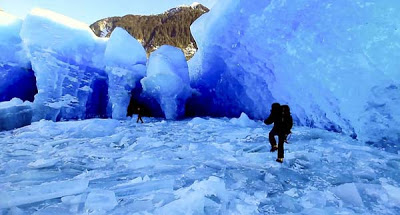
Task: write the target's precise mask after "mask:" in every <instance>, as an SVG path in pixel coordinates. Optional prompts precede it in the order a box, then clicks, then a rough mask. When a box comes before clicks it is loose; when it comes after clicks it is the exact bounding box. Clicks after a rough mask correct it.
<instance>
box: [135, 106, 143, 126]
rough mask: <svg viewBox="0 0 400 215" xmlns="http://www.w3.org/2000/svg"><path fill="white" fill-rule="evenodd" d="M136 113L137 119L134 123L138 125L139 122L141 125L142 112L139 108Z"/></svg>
mask: <svg viewBox="0 0 400 215" xmlns="http://www.w3.org/2000/svg"><path fill="white" fill-rule="evenodd" d="M137 113H138V117H137V120H136V123H139V120H140V121H141V122H142V123H143V119H142V114H143V113H142V110H141V109H140V107H138V108H137Z"/></svg>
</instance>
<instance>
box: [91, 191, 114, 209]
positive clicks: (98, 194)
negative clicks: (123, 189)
mask: <svg viewBox="0 0 400 215" xmlns="http://www.w3.org/2000/svg"><path fill="white" fill-rule="evenodd" d="M117 205H118V203H117V199H116V198H115V193H114V192H113V191H109V190H96V191H92V192H90V193H89V195H88V196H87V199H86V202H85V208H86V209H87V210H90V211H95V212H97V213H104V212H107V211H110V210H112V209H113V208H114V207H115V206H117Z"/></svg>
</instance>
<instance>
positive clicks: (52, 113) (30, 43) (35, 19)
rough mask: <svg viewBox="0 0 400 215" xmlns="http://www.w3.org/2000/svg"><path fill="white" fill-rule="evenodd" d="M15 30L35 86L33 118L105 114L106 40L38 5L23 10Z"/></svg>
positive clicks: (85, 26)
mask: <svg viewBox="0 0 400 215" xmlns="http://www.w3.org/2000/svg"><path fill="white" fill-rule="evenodd" d="M20 35H21V38H22V40H23V42H24V45H25V46H26V48H27V52H28V56H29V59H30V61H31V64H32V69H33V70H34V71H35V76H36V86H37V88H38V94H37V95H36V96H35V100H34V103H33V108H34V116H33V120H34V121H37V120H40V119H49V120H54V121H55V120H60V119H82V118H85V117H87V116H88V117H93V116H102V117H104V116H106V115H107V113H106V106H107V103H108V102H107V100H108V95H107V87H104V85H106V86H107V82H108V77H107V75H106V74H105V72H104V71H103V69H104V63H103V56H104V50H105V46H106V40H104V39H100V38H97V37H96V36H95V35H94V33H93V32H92V31H91V30H90V28H89V27H88V26H87V25H86V24H84V23H80V22H78V21H76V20H73V19H71V18H68V17H65V16H63V15H60V14H57V13H54V12H51V11H47V10H43V9H34V10H32V11H31V12H30V13H29V14H28V15H27V16H26V18H25V20H24V22H23V24H22V29H21V33H20ZM104 91H105V92H104ZM104 101H105V102H104ZM92 106H95V107H96V109H94V108H92Z"/></svg>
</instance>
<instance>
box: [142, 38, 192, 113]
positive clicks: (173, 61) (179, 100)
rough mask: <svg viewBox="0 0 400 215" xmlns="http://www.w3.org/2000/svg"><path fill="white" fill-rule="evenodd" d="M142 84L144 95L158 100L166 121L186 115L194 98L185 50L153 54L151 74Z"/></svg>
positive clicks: (166, 49) (169, 48)
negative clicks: (189, 100) (186, 109)
mask: <svg viewBox="0 0 400 215" xmlns="http://www.w3.org/2000/svg"><path fill="white" fill-rule="evenodd" d="M140 83H141V84H142V87H143V93H144V94H145V95H149V97H152V98H155V99H156V100H157V102H158V103H159V104H160V106H161V109H162V111H163V112H164V115H165V118H166V119H177V118H180V117H182V116H183V115H184V114H185V104H186V100H187V98H188V97H189V96H191V95H192V89H191V88H190V81H189V72H188V65H187V62H186V59H185V55H184V54H183V52H182V50H180V49H178V48H176V47H173V46H169V45H163V46H161V47H160V48H159V49H157V50H156V51H154V52H153V53H151V55H150V58H149V62H148V65H147V74H146V77H145V78H143V79H142V80H141V81H140Z"/></svg>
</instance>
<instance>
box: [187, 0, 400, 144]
mask: <svg viewBox="0 0 400 215" xmlns="http://www.w3.org/2000/svg"><path fill="white" fill-rule="evenodd" d="M399 12H400V4H394V3H393V1H391V0H383V1H381V0H373V1H368V2H357V1H335V0H328V1H318V0H311V1H278V0H269V1H257V0H246V1H245V0H225V1H219V2H217V3H216V4H215V6H214V7H213V8H212V10H211V11H210V12H209V13H207V14H205V15H203V16H202V17H200V18H199V19H198V20H196V21H195V23H194V24H193V25H192V26H191V30H192V33H193V35H194V38H195V40H196V43H197V45H198V47H199V50H198V52H197V53H196V54H195V56H194V57H193V58H192V59H191V60H190V61H189V71H190V78H191V86H192V87H193V88H195V89H196V90H197V91H199V92H200V93H199V94H198V95H196V96H195V97H193V98H191V99H190V101H189V103H190V104H191V105H189V106H190V108H191V110H190V112H192V113H194V115H214V116H226V115H228V116H239V115H240V113H241V112H245V113H247V114H248V115H249V116H250V117H252V118H259V119H261V118H264V117H266V116H267V115H268V112H269V107H270V105H271V103H273V102H276V101H278V102H281V103H287V104H289V105H290V106H291V109H292V113H293V115H294V119H295V120H296V121H297V123H298V124H301V125H306V126H310V127H320V128H324V129H326V130H331V131H337V132H343V133H347V134H349V135H352V136H353V137H355V136H356V135H358V137H359V139H363V140H373V141H375V142H385V143H387V142H399V141H400V135H399V134H400V115H399V111H398V108H397V109H396V108H395V107H400V100H399V99H397V98H398V95H399V94H400V72H399V68H400V61H399V60H398V59H399V58H400V21H399V20H400V13H399ZM371 125H372V126H371ZM371 128H373V131H371Z"/></svg>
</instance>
